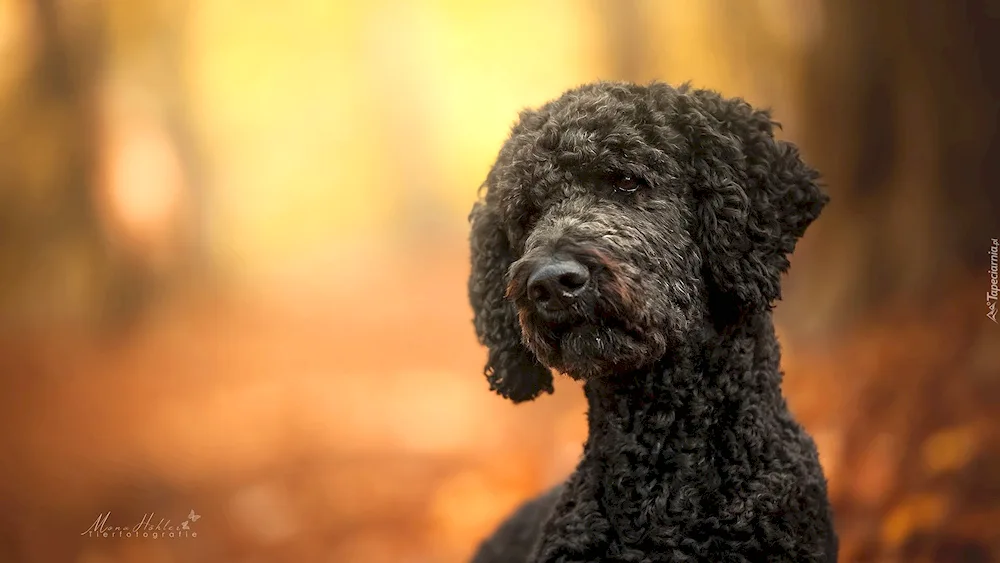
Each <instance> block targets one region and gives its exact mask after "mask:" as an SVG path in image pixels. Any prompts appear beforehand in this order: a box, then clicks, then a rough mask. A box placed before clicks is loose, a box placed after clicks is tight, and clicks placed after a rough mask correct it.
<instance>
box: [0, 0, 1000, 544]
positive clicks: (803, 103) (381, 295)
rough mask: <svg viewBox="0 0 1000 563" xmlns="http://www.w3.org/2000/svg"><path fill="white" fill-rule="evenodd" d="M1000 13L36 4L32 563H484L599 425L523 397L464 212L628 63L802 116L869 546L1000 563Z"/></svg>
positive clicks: (19, 232)
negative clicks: (507, 379)
mask: <svg viewBox="0 0 1000 563" xmlns="http://www.w3.org/2000/svg"><path fill="white" fill-rule="evenodd" d="M998 22H1000V6H998V3H997V2H988V1H986V0H956V1H950V2H945V1H941V2H936V3H935V2H929V1H928V2H910V1H908V0H883V1H881V2H867V1H866V0H754V1H751V0H702V1H682V0H676V1H666V0H664V1H659V2H657V1H634V0H620V1H603V2H602V1H593V0H578V1H570V0H563V1H551V0H546V1H544V2H537V1H529V0H505V1H503V2H464V1H461V0H428V1H416V0H413V1H403V0H401V1H389V0H374V1H370V2H365V3H361V2H334V1H329V0H325V1H324V0H289V1H287V2H283V3H280V4H277V3H273V2H262V1H259V0H239V1H238V0H198V1H194V0H0V58H2V61H3V62H2V64H0V147H2V150H0V276H2V277H0V375H2V376H3V377H2V393H0V459H2V461H0V560H2V561H12V562H13V561H18V562H45V563H48V562H63V561H66V562H78V563H111V562H143V563H161V562H162V563H168V562H196V561H205V562H212V563H215V562H238V563H243V562H246V563H256V562H272V561H275V562H277V561H290V562H291V561H294V562H303V561H310V562H311V561H318V562H337V563H341V562H363V563H378V562H383V561H384V562H409V563H418V562H419V563H423V562H426V563H432V562H434V563H436V562H441V563H449V562H459V561H464V560H466V558H468V557H469V556H470V554H471V553H472V550H473V549H474V547H475V545H476V543H477V541H478V540H479V539H480V538H481V537H482V536H484V535H485V534H487V533H488V532H489V531H490V530H491V529H492V528H493V527H494V526H495V525H496V524H497V523H498V522H499V521H500V520H501V519H502V518H503V517H504V515H505V514H507V513H508V512H509V511H510V510H511V509H513V508H514V507H515V506H516V505H517V504H518V503H519V502H520V501H521V500H523V499H525V498H527V497H528V496H531V495H534V494H536V493H538V492H539V491H541V490H543V489H545V488H547V487H549V486H551V485H552V484H554V483H556V482H558V481H559V480H561V479H562V478H563V477H564V476H565V475H566V474H568V473H569V471H571V470H572V468H573V467H574V465H575V462H576V460H577V458H578V456H579V453H580V451H581V444H582V441H583V439H584V438H585V434H586V420H585V416H584V407H585V402H584V400H583V395H582V392H581V390H580V389H579V386H578V385H577V384H575V383H573V382H571V381H567V380H559V381H558V382H557V389H556V393H555V394H554V395H552V396H545V397H543V398H541V399H540V400H538V401H536V402H535V403H531V404H527V405H523V406H518V407H515V406H513V405H510V404H508V403H506V402H504V401H503V400H502V399H500V398H499V397H496V396H494V395H493V394H491V393H490V392H489V391H488V388H487V385H486V383H485V380H484V378H483V377H482V375H481V373H482V366H483V363H484V359H485V350H484V349H482V348H481V347H479V346H478V345H477V343H476V341H475V337H474V333H473V328H472V324H471V316H472V315H471V311H470V309H469V306H468V304H467V301H466V290H465V283H466V277H467V275H468V249H467V237H468V225H467V221H466V218H467V215H468V211H469V209H470V208H471V205H472V203H473V201H474V199H475V197H476V190H477V187H478V186H479V185H480V183H481V182H482V181H483V180H484V178H485V175H486V172H487V170H488V168H489V166H490V164H491V162H492V160H493V158H494V157H495V155H496V152H497V150H498V149H499V147H500V145H501V143H502V142H503V140H504V138H505V136H506V134H507V132H508V129H509V127H510V125H511V124H512V122H513V120H514V119H515V117H516V115H517V112H518V111H519V110H520V109H521V108H523V107H526V106H535V105H538V104H541V103H543V102H544V101H546V100H548V99H550V98H553V97H556V96H557V95H559V94H560V93H561V92H562V91H564V90H566V89H567V88H570V87H572V86H575V85H578V84H580V83H584V82H589V81H592V80H595V79H599V78H602V79H625V80H633V81H638V82H648V81H650V80H654V79H656V80H663V81H667V82H671V83H674V84H677V83H680V82H684V81H688V80H690V81H692V82H693V83H694V84H695V85H696V86H702V87H710V88H715V89H718V90H720V91H722V92H723V93H725V94H727V95H731V96H742V97H744V98H746V99H747V100H749V101H750V102H751V103H753V104H755V105H758V106H762V107H765V106H769V107H772V108H773V109H774V115H775V116H776V118H777V120H778V121H780V122H782V123H783V124H784V129H783V131H782V132H781V135H782V136H783V137H784V138H786V139H790V140H792V141H795V142H796V143H798V144H799V145H800V147H801V149H802V151H803V153H804V155H805V157H806V159H807V160H808V161H810V162H811V163H812V164H814V165H815V166H816V167H818V168H819V169H820V170H821V171H822V172H823V173H824V175H825V181H826V184H827V187H828V191H829V193H830V194H831V195H832V197H833V201H832V203H831V205H830V206H829V207H828V208H827V210H826V212H825V213H824V214H823V216H822V217H821V219H820V220H819V221H818V222H817V223H816V224H815V225H814V226H813V227H811V228H810V230H809V232H808V233H807V235H806V237H805V238H804V239H803V241H802V242H801V244H800V246H799V249H798V252H797V253H796V255H795V257H794V259H793V266H792V270H791V273H790V275H789V276H788V277H787V278H786V291H785V300H784V302H783V303H782V304H781V305H780V306H779V307H778V309H777V322H778V325H779V336H780V338H781V339H782V342H783V346H784V366H785V370H786V374H787V375H786V392H787V395H788V397H789V402H790V405H791V406H792V408H793V410H794V411H795V412H796V414H797V415H798V416H799V417H800V419H801V420H802V421H803V422H804V424H805V425H806V426H807V428H808V429H809V430H810V431H811V432H812V433H813V435H814V436H815V438H816V441H817V443H818V444H819V447H820V450H821V455H822V460H823V463H824V466H825V469H826V472H827V475H828V476H829V479H830V491H831V495H832V498H833V500H834V503H835V506H836V511H837V520H838V527H839V530H840V534H841V543H842V557H841V561H845V562H868V561H899V562H907V563H910V562H919V561H956V562H958V561H961V562H989V561H1000V527H998V526H997V525H996V523H997V522H998V519H1000V427H998V424H997V422H998V417H1000V415H998V412H1000V409H998V407H1000V326H997V325H996V324H994V323H993V322H991V321H990V320H989V319H987V317H986V313H987V307H986V300H985V297H984V296H985V294H986V292H987V291H989V289H990V276H989V267H990V265H989V252H990V246H991V239H992V238H994V237H1000V188H998V185H997V178H998V177H1000V147H998V136H997V126H998V123H997V121H998V116H1000V113H998V108H1000V72H998V71H1000V64H998V60H997V58H996V57H993V56H992V55H996V54H998V53H1000V33H997V31H998V27H1000V26H998ZM189 511H193V512H194V513H195V514H194V515H190V514H189ZM107 512H110V513H111V515H110V517H109V519H108V520H107V521H106V524H107V525H108V526H122V527H129V528H130V527H132V526H133V525H135V524H138V523H139V522H140V520H141V519H142V518H143V515H144V514H148V513H155V518H154V523H155V522H156V521H157V520H159V519H160V518H164V519H169V520H171V521H172V525H178V524H179V523H180V522H181V521H186V522H188V525H189V529H190V530H193V531H197V533H198V537H197V538H192V537H187V538H162V539H158V540H152V539H131V540H130V539H126V538H107V539H105V538H94V537H88V536H87V535H83V533H84V532H85V531H86V530H87V529H88V528H89V527H90V526H91V525H92V524H93V523H94V522H95V520H96V519H98V518H99V517H100V515H102V514H105V513H107ZM193 516H200V518H198V519H194V518H193Z"/></svg>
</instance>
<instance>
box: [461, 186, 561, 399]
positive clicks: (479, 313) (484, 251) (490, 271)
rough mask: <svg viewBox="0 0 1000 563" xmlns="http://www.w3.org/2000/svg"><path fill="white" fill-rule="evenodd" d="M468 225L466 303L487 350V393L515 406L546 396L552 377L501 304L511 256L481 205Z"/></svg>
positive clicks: (509, 307)
mask: <svg viewBox="0 0 1000 563" xmlns="http://www.w3.org/2000/svg"><path fill="white" fill-rule="evenodd" d="M469 221H470V222H471V224H472V234H471V236H470V242H471V247H472V273H471V274H470V276H469V301H470V302H471V303H472V311H473V314H474V320H473V322H474V324H475V325H476V335H477V336H478V337H479V342H480V343H482V344H483V345H485V346H486V347H487V348H488V350H489V359H488V360H487V362H486V369H485V374H486V378H487V380H489V382H490V388H491V389H492V390H494V391H496V392H497V393H499V394H500V395H503V396H504V397H506V398H508V399H510V400H512V401H514V402H515V403H519V402H521V401H528V400H531V399H534V398H535V397H537V396H538V395H539V394H541V393H542V392H543V391H545V392H549V393H551V392H552V372H550V371H549V370H548V368H546V367H545V366H544V365H542V364H541V363H540V362H539V361H538V359H537V358H536V357H535V355H534V354H532V353H531V352H530V351H529V350H528V349H527V348H526V347H525V346H524V344H523V343H522V341H521V325H520V323H519V322H518V318H517V309H516V308H515V306H514V304H513V303H512V302H511V301H509V300H508V299H506V297H505V293H506V279H507V270H508V268H510V265H511V263H512V262H513V253H512V251H511V248H510V243H509V242H508V241H507V235H506V233H505V232H504V230H503V228H502V226H501V224H500V221H499V218H498V217H497V214H496V210H495V209H494V208H493V207H492V206H491V205H490V204H489V203H487V202H486V201H480V202H478V203H476V204H475V205H474V206H473V208H472V214H471V215H470V216H469Z"/></svg>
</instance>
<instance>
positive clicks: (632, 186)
mask: <svg viewBox="0 0 1000 563" xmlns="http://www.w3.org/2000/svg"><path fill="white" fill-rule="evenodd" d="M641 186H642V180H638V179H636V178H633V177H632V176H622V177H620V178H618V179H617V180H616V181H615V190H617V191H619V192H622V193H626V194H630V193H632V192H634V191H636V190H638V189H639V188H640V187H641Z"/></svg>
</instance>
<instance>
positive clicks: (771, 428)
mask: <svg viewBox="0 0 1000 563" xmlns="http://www.w3.org/2000/svg"><path fill="white" fill-rule="evenodd" d="M775 125H776V124H775V123H773V122H772V121H771V118H770V116H769V114H768V113H767V112H765V111H755V110H754V109H753V108H751V107H750V106H749V105H748V104H747V103H746V102H744V101H743V100H740V99H725V98H723V97H721V96H720V95H718V94H716V93H714V92H711V91H707V90H695V89H691V88H689V87H688V86H687V85H685V86H682V87H680V88H677V89H675V88H672V87H670V86H667V85H665V84H660V83H654V84H651V85H649V86H637V85H632V84H623V83H607V82H602V83H597V84H591V85H587V86H582V87H579V88H576V89H574V90H571V91H569V92H567V93H566V94H564V95H563V96H562V97H560V98H559V99H557V100H555V101H553V102H550V103H548V104H546V105H544V106H542V107H541V108H540V109H538V110H534V111H524V112H522V113H521V115H520V120H519V122H518V123H517V124H516V125H515V126H514V128H513V129H512V132H511V135H510V138H509V139H508V140H507V142H506V143H505V144H504V145H503V148H502V149H501V150H500V154H499V157H498V159H497V161H496V164H495V165H494V166H493V168H492V170H491V171H490V173H489V175H488V178H487V180H486V184H485V186H484V187H485V188H486V193H485V196H484V197H483V198H482V200H481V201H480V202H478V203H477V204H476V205H475V207H474V208H473V211H472V215H471V217H470V220H471V223H472V235H471V246H472V274H471V278H470V280H469V295H470V299H471V303H472V307H473V309H474V313H475V327H476V333H477V335H478V337H479V339H480V341H481V342H482V343H483V344H485V345H486V346H487V347H488V349H489V360H488V363H487V365H486V375H487V377H488V379H489V382H490V385H491V387H492V389H494V390H495V391H497V392H498V393H500V394H501V395H503V396H505V397H508V398H509V399H511V400H513V401H515V402H520V401H526V400H530V399H533V398H535V397H536V396H538V395H539V394H540V393H542V392H543V391H547V392H551V391H552V372H551V371H550V368H551V369H554V370H556V371H559V372H562V373H565V374H568V375H569V376H571V377H573V378H575V379H579V380H582V381H584V382H585V384H584V389H585V392H586V395H587V401H588V403H589V413H588V419H589V430H590V435H589V438H588V440H587V442H586V444H585V446H584V452H583V456H582V459H581V460H580V462H579V466H578V467H577V469H576V471H575V472H574V473H573V474H572V475H571V476H570V477H569V479H568V480H567V481H566V482H565V483H563V484H562V485H560V486H559V487H557V488H555V489H553V490H552V491H550V492H548V493H546V494H545V495H543V496H541V497H539V498H537V499H535V500H533V501H531V502H529V503H527V504H525V505H524V506H522V507H521V508H520V509H519V510H518V511H517V512H516V513H515V514H514V515H513V516H512V517H511V518H510V519H509V520H508V521H507V522H505V523H504V524H503V525H502V526H501V527H500V529H499V530H498V531H497V532H496V533H495V534H494V535H493V536H492V537H491V538H489V539H487V540H486V541H485V542H484V543H483V544H482V545H481V546H480V548H479V550H478V552H477V554H476V556H475V559H474V561H475V562H477V563H486V562H504V563H511V562H520V561H531V562H533V563H542V562H544V563H548V562H563V563H568V562H585V561H586V562H597V561H600V562H614V561H622V562H625V561H628V562H654V561H671V562H682V561H684V562H705V563H709V562H711V563H718V562H726V563H736V562H754V563H757V562H760V563H763V562H786V561H789V562H791V561H795V562H819V561H823V562H833V561H836V558H837V539H836V534H835V532H834V529H833V518H832V513H831V509H830V505H829V501H828V499H827V492H826V480H825V478H824V476H823V471H822V468H821V467H820V464H819V460H818V457H817V452H816V447H815V445H814V443H813V441H812V439H811V438H810V437H809V436H808V435H807V434H806V432H805V431H804V430H803V429H802V427H801V426H800V425H799V424H798V423H797V422H796V421H795V419H794V418H793V417H792V415H791V414H790V412H789V410H788V407H787V405H786V404H785V399H784V398H783V397H782V394H781V389H780V386H781V372H780V371H779V365H778V364H779V349H778V343H777V339H776V337H775V333H774V325H773V322H772V319H771V308H772V303H773V302H774V301H776V300H777V299H779V298H780V293H781V292H780V278H781V275H782V273H783V272H785V271H786V270H787V269H788V265H789V264H788V255H789V254H790V253H791V252H792V250H793V249H794V247H795V243H796V240H797V239H798V238H799V237H801V236H802V234H803V233H804V231H805V229H806V227H807V226H808V225H809V223H810V222H812V221H813V220H814V219H815V218H816V217H817V215H819V213H820V210H821V209H822V208H823V206H824V205H825V204H826V202H827V197H826V196H825V195H824V194H823V193H822V192H821V191H820V189H819V187H818V186H817V183H816V182H817V178H818V174H817V173H816V172H815V171H814V170H813V169H811V168H810V167H808V166H807V165H806V164H804V163H803V162H802V160H800V158H799V154H798V151H797V149H796V148H795V147H794V146H793V145H791V144H789V143H787V142H783V141H779V140H776V139H775V138H774V136H773V132H772V128H773V127H774V126H775Z"/></svg>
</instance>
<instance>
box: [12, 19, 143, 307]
mask: <svg viewBox="0 0 1000 563" xmlns="http://www.w3.org/2000/svg"><path fill="white" fill-rule="evenodd" d="M32 7H33V9H34V10H33V13H32V16H33V17H32V20H33V23H34V24H35V25H34V30H33V31H34V32H33V33H32V34H31V38H32V39H33V40H34V42H35V45H33V46H30V47H34V48H33V49H30V48H29V46H25V47H26V49H28V50H29V51H30V52H33V54H34V61H33V64H32V65H31V69H30V71H29V72H28V73H27V74H26V76H25V77H24V79H23V81H22V82H21V83H20V84H19V85H17V86H16V88H17V92H16V93H15V94H14V95H13V96H12V97H11V98H12V100H13V103H12V104H11V105H9V106H7V107H6V108H4V111H3V115H2V116H0V117H2V121H3V123H4V124H5V126H4V127H3V128H2V131H0V136H2V141H3V146H4V147H5V150H4V151H3V152H2V153H0V197H2V198H3V203H2V204H0V228H2V229H3V236H2V237H0V272H2V278H3V280H4V283H3V284H2V287H0V291H2V294H0V299H2V303H3V306H2V307H0V310H2V311H4V312H5V313H6V314H10V315H12V316H13V317H14V319H10V320H15V321H17V322H18V323H20V322H24V321H35V322H45V320H46V319H50V318H52V317H70V318H73V319H74V320H81V319H82V318H93V317H95V316H96V315H97V314H98V313H99V311H100V309H101V307H98V308H97V310H94V308H92V305H94V304H97V303H103V301H104V299H105V298H106V297H107V293H106V289H107V288H108V287H109V286H110V285H112V280H113V279H115V278H116V277H118V275H117V274H116V273H115V272H114V270H115V263H114V259H113V257H112V256H111V255H110V253H109V252H108V249H107V247H106V245H105V242H104V236H103V233H102V230H101V225H100V221H99V219H98V216H97V213H96V210H95V208H94V205H93V191H94V190H93V182H94V177H95V164H96V155H97V135H96V132H97V114H96V110H95V103H94V94H95V92H94V90H95V84H96V81H97V77H98V75H99V71H100V68H101V66H102V64H103V59H102V42H103V33H102V29H101V27H100V25H99V20H98V19H97V18H86V19H79V20H78V21H74V22H72V25H71V24H70V23H69V22H67V18H66V17H65V14H64V13H62V12H61V11H60V10H58V9H57V2H54V1H53V0H35V1H34V2H32ZM126 277H127V276H126Z"/></svg>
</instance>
